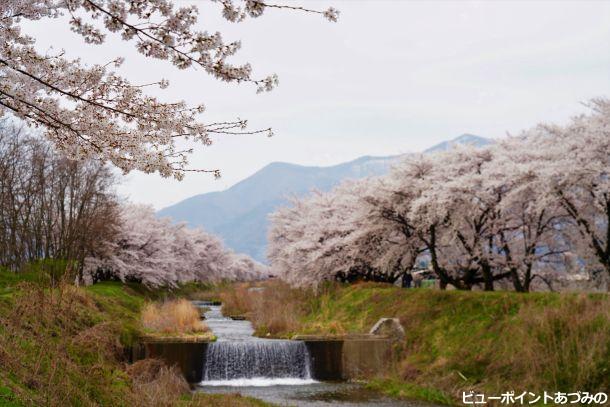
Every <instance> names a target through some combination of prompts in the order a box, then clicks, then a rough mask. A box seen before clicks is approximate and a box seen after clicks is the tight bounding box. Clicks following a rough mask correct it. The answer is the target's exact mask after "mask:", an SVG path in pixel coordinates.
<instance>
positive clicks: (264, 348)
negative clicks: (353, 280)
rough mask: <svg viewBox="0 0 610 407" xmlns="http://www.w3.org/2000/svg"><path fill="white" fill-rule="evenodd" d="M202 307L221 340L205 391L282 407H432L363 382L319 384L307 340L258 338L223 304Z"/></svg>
mask: <svg viewBox="0 0 610 407" xmlns="http://www.w3.org/2000/svg"><path fill="white" fill-rule="evenodd" d="M196 305H198V306H204V305H205V306H207V307H208V308H209V310H208V311H207V312H206V313H205V316H206V320H205V322H206V324H207V325H208V326H209V327H210V329H211V330H212V332H213V333H214V334H215V335H216V337H217V338H218V339H217V342H216V343H214V344H211V345H210V346H209V347H208V350H207V354H206V366H205V369H204V379H203V381H202V382H201V383H199V385H198V386H197V389H198V390H199V391H205V392H206V393H240V394H242V395H244V396H251V397H255V398H257V399H261V400H264V401H267V402H270V403H275V404H278V405H281V406H298V407H301V406H303V407H328V406H340V407H364V406H379V407H397V406H409V407H420V406H426V405H428V404H422V403H417V402H411V401H408V402H407V401H403V400H393V399H390V398H387V397H385V396H383V395H381V394H379V393H378V392H375V391H372V390H369V389H367V388H365V387H364V386H363V385H361V384H358V383H348V382H320V381H316V380H314V379H313V378H312V377H311V374H310V372H309V354H308V352H307V348H306V347H305V346H304V344H303V343H302V342H299V341H285V340H277V339H263V338H257V337H255V336H253V334H254V329H253V328H252V325H251V323H250V322H249V321H236V320H232V319H230V318H225V317H223V316H222V313H221V310H220V306H214V305H212V306H210V305H206V304H205V303H196ZM428 406H429V405H428Z"/></svg>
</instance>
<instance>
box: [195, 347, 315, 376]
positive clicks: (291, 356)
mask: <svg viewBox="0 0 610 407" xmlns="http://www.w3.org/2000/svg"><path fill="white" fill-rule="evenodd" d="M203 363H204V373H203V383H202V384H204V385H210V384H211V383H206V382H223V383H224V384H227V383H228V382H229V381H231V380H237V381H243V380H244V379H271V380H273V379H300V380H311V369H310V358H309V352H308V350H307V346H305V344H304V343H303V342H293V341H282V340H252V341H241V342H238V341H235V342H216V343H211V344H209V345H208V348H207V352H206V355H205V360H204V361H203ZM259 381H260V380H259Z"/></svg>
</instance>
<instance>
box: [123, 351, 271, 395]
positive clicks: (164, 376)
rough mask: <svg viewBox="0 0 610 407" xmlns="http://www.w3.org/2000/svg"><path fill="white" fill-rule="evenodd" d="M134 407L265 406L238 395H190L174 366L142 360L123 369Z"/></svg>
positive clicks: (182, 378) (151, 360) (156, 361)
mask: <svg viewBox="0 0 610 407" xmlns="http://www.w3.org/2000/svg"><path fill="white" fill-rule="evenodd" d="M127 373H128V374H129V376H130V378H131V381H132V388H133V393H132V394H131V396H132V400H130V403H129V405H131V406H134V407H174V406H176V407H178V406H179V407H254V406H259V407H264V406H267V404H266V403H264V402H261V401H258V400H254V399H251V398H249V397H243V396H241V395H239V394H205V393H195V394H192V395H191V394H190V388H189V385H188V384H187V382H186V381H185V380H184V377H183V376H182V375H181V374H180V372H179V371H178V369H176V368H175V367H172V368H170V367H167V366H166V365H165V364H164V363H163V362H162V361H160V360H158V359H144V360H140V361H138V362H136V363H134V364H133V365H130V366H128V367H127Z"/></svg>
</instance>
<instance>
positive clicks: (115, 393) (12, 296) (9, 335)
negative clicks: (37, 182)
mask: <svg viewBox="0 0 610 407" xmlns="http://www.w3.org/2000/svg"><path fill="white" fill-rule="evenodd" d="M45 267H48V265H46V266H45ZM47 276H48V274H47V272H46V271H45V270H44V269H43V268H42V267H41V266H40V265H36V266H34V267H29V268H28V271H22V272H19V273H13V272H10V271H6V270H0V366H1V367H2V368H1V369H0V407H4V406H6V407H9V406H10V407H17V406H41V405H49V406H67V405H71V406H72V405H73V406H88V405H100V406H113V407H114V406H132V405H136V404H137V405H143V404H142V400H144V399H146V398H144V397H142V395H141V394H139V393H138V392H141V391H142V390H141V388H139V387H138V386H135V385H134V384H133V380H132V377H131V376H130V375H131V373H128V371H129V370H128V368H127V365H126V364H125V359H124V349H125V347H127V346H130V345H132V344H134V343H135V342H136V341H137V340H138V338H139V337H140V335H141V334H142V329H141V326H140V312H141V309H142V306H143V305H144V304H145V303H146V302H147V301H150V300H157V299H163V298H168V297H174V296H176V293H175V292H174V291H168V290H163V289H157V290H150V289H147V288H146V287H143V286H141V285H138V284H122V283H120V282H103V283H99V284H95V285H93V286H88V287H74V286H70V285H65V284H57V285H54V286H51V285H50V284H49V283H50V282H51V281H50V279H49V278H47ZM189 289H190V290H193V291H194V288H193V287H190V288H189ZM138 380H139V379H138ZM153 385H154V386H158V388H157V389H156V390H155V391H161V392H164V391H166V390H165V385H164V383H163V382H159V383H158V384H153ZM167 391H168V392H169V393H166V394H165V396H163V397H164V400H168V399H169V400H171V402H170V403H169V404H167V403H165V402H164V404H163V405H168V406H169V405H171V406H174V405H175V406H185V407H186V406H193V407H195V406H263V405H265V404H264V403H261V402H258V401H254V400H251V399H248V398H242V397H238V396H234V395H227V396H212V395H201V396H187V397H183V398H181V394H183V391H182V390H179V391H177V393H176V392H174V393H171V391H170V390H167ZM148 396H150V393H147V397H148ZM138 403H139V404H138ZM148 405H151V406H153V405H156V402H155V401H151V402H150V403H149V404H148Z"/></svg>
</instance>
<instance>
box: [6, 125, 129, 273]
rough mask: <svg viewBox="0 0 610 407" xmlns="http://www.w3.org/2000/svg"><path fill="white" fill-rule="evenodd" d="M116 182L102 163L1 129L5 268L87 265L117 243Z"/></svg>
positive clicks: (13, 129) (13, 130)
mask: <svg viewBox="0 0 610 407" xmlns="http://www.w3.org/2000/svg"><path fill="white" fill-rule="evenodd" d="M113 183H114V177H113V176H112V174H111V172H110V171H109V169H108V168H107V167H106V166H105V165H104V164H102V163H100V162H91V161H70V160H67V159H64V158H60V157H59V156H58V155H56V154H55V153H54V152H53V150H52V148H51V146H50V145H49V143H48V142H46V141H44V140H41V139H40V138H39V137H36V136H32V135H30V134H28V133H27V132H25V131H23V129H20V128H16V127H13V126H10V125H8V124H6V123H4V124H3V126H2V127H1V128H0V224H1V228H0V231H1V233H0V264H1V265H2V266H5V267H8V268H10V269H13V270H18V269H19V268H20V267H21V266H23V265H24V264H25V263H28V262H32V261H35V260H38V259H45V258H55V259H57V258H59V259H71V260H76V261H77V262H78V263H82V260H83V259H84V258H85V257H87V256H91V255H94V254H96V253H98V252H100V251H103V250H105V248H104V247H103V244H100V242H103V241H106V240H112V239H113V238H114V235H115V233H116V229H117V227H118V225H117V223H116V213H117V208H118V204H117V200H116V197H115V195H114V193H113V189H112V185H113Z"/></svg>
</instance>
